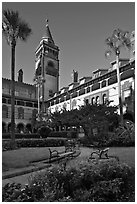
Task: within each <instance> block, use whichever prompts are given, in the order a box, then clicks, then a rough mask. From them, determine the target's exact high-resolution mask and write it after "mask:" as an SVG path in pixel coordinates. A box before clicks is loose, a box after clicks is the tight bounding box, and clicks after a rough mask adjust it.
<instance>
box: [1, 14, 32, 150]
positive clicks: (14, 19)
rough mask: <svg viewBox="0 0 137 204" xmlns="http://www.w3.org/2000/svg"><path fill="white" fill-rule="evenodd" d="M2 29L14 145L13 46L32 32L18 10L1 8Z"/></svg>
mask: <svg viewBox="0 0 137 204" xmlns="http://www.w3.org/2000/svg"><path fill="white" fill-rule="evenodd" d="M2 31H3V34H4V36H5V37H6V40H7V43H8V45H9V46H10V47H11V145H12V148H14V147H15V48H16V43H17V40H18V39H20V40H22V41H26V40H27V38H28V36H29V35H30V34H31V33H32V31H31V28H30V27H29V25H28V24H27V23H26V22H24V21H22V20H21V18H20V17H19V13H18V11H12V10H3V16H2Z"/></svg>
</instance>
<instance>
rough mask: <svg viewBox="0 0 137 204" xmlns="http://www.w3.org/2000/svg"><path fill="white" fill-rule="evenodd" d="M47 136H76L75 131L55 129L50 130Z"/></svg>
mask: <svg viewBox="0 0 137 204" xmlns="http://www.w3.org/2000/svg"><path fill="white" fill-rule="evenodd" d="M49 137H63V138H77V132H76V131H57V132H51V133H50V134H49Z"/></svg>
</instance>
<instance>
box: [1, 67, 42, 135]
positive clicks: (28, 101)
mask: <svg viewBox="0 0 137 204" xmlns="http://www.w3.org/2000/svg"><path fill="white" fill-rule="evenodd" d="M37 108H38V101H37V93H36V87H35V86H34V85H31V84H26V83H24V82H23V71H22V69H20V70H19V72H18V81H16V82H15V124H16V132H24V131H26V132H29V131H30V132H31V131H32V125H31V120H32V115H33V114H34V113H35V114H36V113H37ZM10 126H11V80H9V79H5V78H3V79H2V132H10Z"/></svg>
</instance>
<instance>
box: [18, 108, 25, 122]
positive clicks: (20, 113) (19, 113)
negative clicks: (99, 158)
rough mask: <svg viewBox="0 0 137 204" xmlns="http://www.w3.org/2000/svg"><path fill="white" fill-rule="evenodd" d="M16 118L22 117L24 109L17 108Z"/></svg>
mask: <svg viewBox="0 0 137 204" xmlns="http://www.w3.org/2000/svg"><path fill="white" fill-rule="evenodd" d="M18 119H24V109H23V108H22V107H19V108H18Z"/></svg>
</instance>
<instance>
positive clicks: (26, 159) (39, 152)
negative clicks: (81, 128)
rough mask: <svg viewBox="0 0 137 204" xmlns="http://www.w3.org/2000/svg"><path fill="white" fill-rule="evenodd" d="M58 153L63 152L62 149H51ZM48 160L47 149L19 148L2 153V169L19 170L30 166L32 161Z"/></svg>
mask: <svg viewBox="0 0 137 204" xmlns="http://www.w3.org/2000/svg"><path fill="white" fill-rule="evenodd" d="M53 149H57V150H58V151H59V152H60V151H63V150H65V148H64V147H51V150H53ZM48 158H49V150H48V147H39V148H38V147H37V148H21V149H17V150H10V151H4V152H2V166H3V167H4V168H3V169H8V168H21V167H26V166H29V165H30V162H32V161H39V160H45V159H48Z"/></svg>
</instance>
